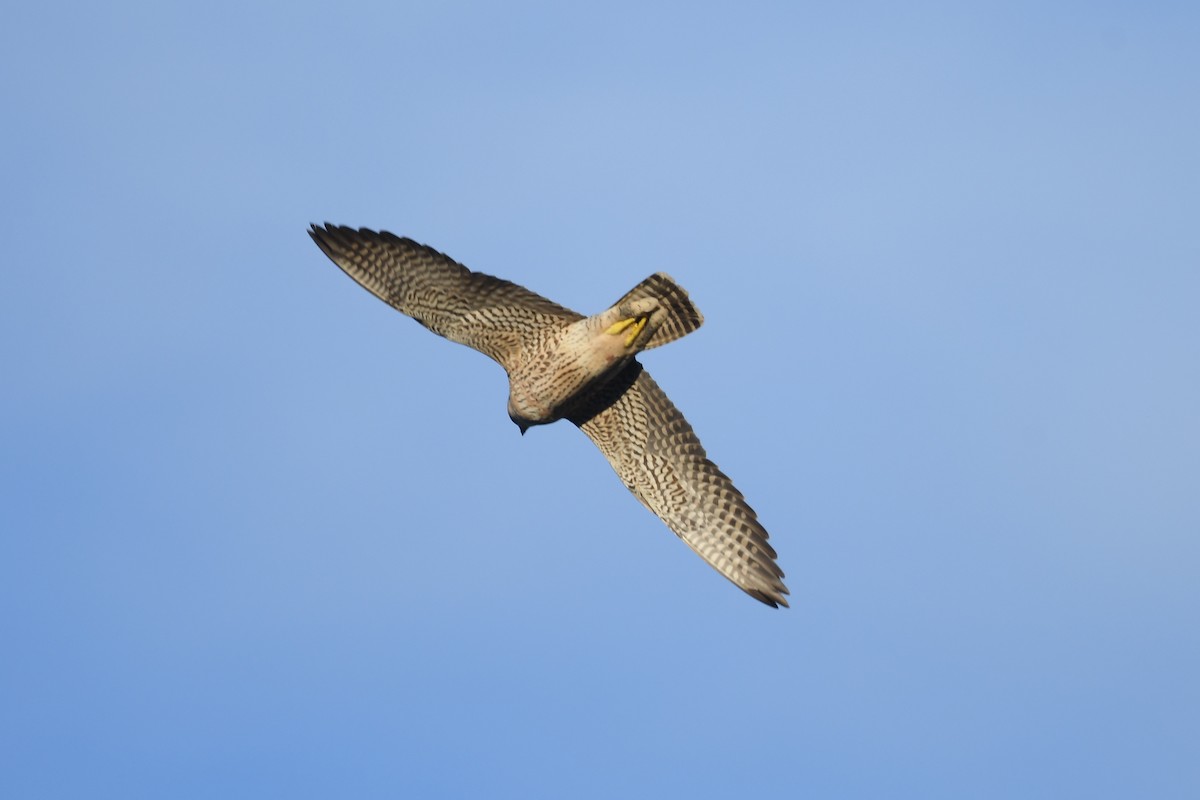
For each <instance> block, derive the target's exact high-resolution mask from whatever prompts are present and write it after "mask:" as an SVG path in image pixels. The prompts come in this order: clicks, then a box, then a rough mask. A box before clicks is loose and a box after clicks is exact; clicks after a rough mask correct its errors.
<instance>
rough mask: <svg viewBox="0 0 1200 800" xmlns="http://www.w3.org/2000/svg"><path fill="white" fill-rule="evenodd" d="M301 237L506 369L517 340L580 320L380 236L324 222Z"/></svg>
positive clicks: (427, 250) (389, 299)
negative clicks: (307, 235)
mask: <svg viewBox="0 0 1200 800" xmlns="http://www.w3.org/2000/svg"><path fill="white" fill-rule="evenodd" d="M308 233H309V235H310V236H312V238H313V241H314V242H316V243H317V246H318V247H320V248H321V250H322V251H324V253H325V255H327V256H329V258H330V260H331V261H333V263H335V264H337V265H338V266H339V267H341V268H342V271H343V272H345V273H346V274H347V275H349V276H350V277H351V278H353V279H354V280H356V281H358V283H359V284H361V285H362V286H363V288H364V289H366V290H367V291H369V292H370V293H371V294H373V295H375V296H376V297H378V298H379V299H380V300H382V301H384V302H385V303H387V304H388V305H390V306H392V307H393V308H395V309H396V310H397V311H399V312H401V313H402V314H407V315H408V316H410V317H412V318H413V319H415V320H416V321H417V322H419V323H421V324H422V325H424V326H425V327H426V328H429V330H431V331H433V332H434V333H437V334H440V335H442V336H445V337H446V338H447V339H450V340H452V341H455V342H459V343H461V344H465V345H467V346H468V347H473V348H475V349H476V350H479V351H480V352H482V353H484V354H485V355H487V356H490V357H491V358H493V359H495V360H496V361H498V362H500V364H501V365H502V366H504V367H505V369H508V366H509V363H510V361H511V359H512V358H513V357H515V355H516V353H517V351H518V349H519V347H520V343H521V340H522V339H523V338H524V337H527V336H528V335H529V334H531V333H533V332H536V331H538V330H541V329H542V328H545V327H559V326H561V325H563V324H565V323H569V322H574V321H575V320H577V319H581V318H582V317H581V315H580V314H577V313H575V312H574V311H571V310H570V309H567V308H563V307H562V306H560V305H559V304H557V303H554V302H551V301H550V300H547V299H546V298H544V297H542V296H541V295H539V294H535V293H534V292H531V291H529V290H528V289H526V288H525V287H523V286H518V285H516V284H515V283H510V282H509V281H506V280H501V279H500V278H493V277H492V276H491V275H484V274H483V273H480V272H472V271H471V270H469V269H467V268H466V267H464V266H463V265H462V264H459V263H458V262H456V261H454V260H453V259H451V258H449V257H448V256H445V255H443V254H441V253H439V252H438V251H437V250H434V249H433V248H432V247H426V246H425V245H422V244H417V243H416V242H414V241H413V240H412V239H403V238H401V237H399V236H395V235H393V234H391V233H388V232H387V231H380V232H379V233H376V232H375V231H372V230H367V229H366V228H360V229H358V230H355V229H354V228H347V227H343V226H340V225H330V224H329V223H326V224H325V226H324V227H321V226H318V225H313V226H312V228H311V229H310V230H309V232H308Z"/></svg>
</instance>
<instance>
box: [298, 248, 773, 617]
mask: <svg viewBox="0 0 1200 800" xmlns="http://www.w3.org/2000/svg"><path fill="white" fill-rule="evenodd" d="M309 233H310V235H311V236H312V238H313V240H314V241H315V242H316V243H317V245H318V246H319V247H320V248H321V250H322V251H324V253H325V254H326V255H327V256H329V258H330V259H331V260H332V261H333V262H334V263H335V264H337V265H338V266H339V267H341V269H342V270H343V271H345V272H346V274H348V275H349V276H350V277H352V278H354V280H356V281H357V282H358V283H360V284H361V285H362V286H363V287H364V288H366V289H367V290H368V291H370V292H371V293H372V294H374V295H376V296H377V297H379V298H380V299H382V300H383V301H384V302H386V303H388V304H389V305H391V306H393V307H394V308H396V309H397V310H399V311H401V312H402V313H404V314H407V315H408V316H411V317H413V318H414V319H416V320H417V321H418V322H420V323H421V324H422V325H424V326H425V327H427V328H429V329H430V330H432V331H433V332H435V333H438V334H440V335H442V336H445V337H446V338H448V339H451V340H452V341H456V342H459V343H461V344H465V345H467V346H469V347H473V348H475V349H476V350H479V351H480V352H482V353H484V354H485V355H487V356H489V357H491V358H492V359H494V360H495V361H497V362H498V363H499V364H500V365H501V366H503V367H504V369H505V371H506V372H507V373H508V377H509V399H508V413H509V416H510V417H511V418H512V420H513V422H515V423H516V424H517V425H518V426H519V427H520V428H521V431H522V433H524V432H525V430H527V429H528V428H529V427H531V426H533V425H540V424H548V423H551V422H554V421H556V420H559V419H569V420H570V421H571V422H573V423H574V424H575V425H577V426H578V427H579V428H580V429H581V430H582V431H583V432H584V433H586V434H587V435H588V437H589V438H591V439H592V441H593V442H595V444H596V445H597V447H599V448H600V451H601V452H602V453H603V454H604V455H605V457H606V458H607V459H608V461H609V463H610V464H611V465H612V467H613V469H614V470H615V471H616V473H617V475H618V476H619V477H620V478H621V480H622V481H623V482H624V483H625V485H626V486H627V487H628V488H629V490H630V491H631V492H633V494H634V496H635V497H637V498H638V500H640V501H641V502H642V504H643V505H645V506H646V507H647V508H648V509H650V511H652V512H654V513H655V514H656V515H658V516H659V517H660V518H661V519H662V520H663V521H664V522H666V524H667V525H668V527H670V528H671V530H673V531H674V532H675V533H676V534H677V535H678V536H679V537H680V538H682V539H683V540H684V541H685V542H687V544H688V545H689V546H691V547H692V549H693V550H695V551H696V552H697V553H699V554H700V556H701V557H703V558H704V559H705V560H706V561H708V563H709V564H711V565H712V566H713V567H714V568H715V569H717V570H718V571H719V572H721V573H722V574H723V575H725V577H727V578H729V579H730V580H731V581H733V582H734V583H735V584H737V585H738V586H739V587H741V588H742V590H743V591H745V592H747V593H748V594H750V595H751V596H753V597H755V598H756V599H758V600H760V601H762V602H764V603H766V604H768V605H771V606H778V605H784V606H786V605H787V602H786V600H785V599H784V595H786V594H787V593H788V592H787V588H786V587H785V586H784V585H783V581H782V578H783V572H782V571H781V570H780V569H779V567H778V565H777V564H776V563H775V551H774V550H773V549H772V547H771V545H770V544H768V542H767V532H766V530H764V529H763V527H762V525H760V524H759V523H758V520H757V517H756V515H755V513H754V511H753V510H752V509H751V508H750V506H749V505H747V504H746V502H745V499H744V498H743V497H742V495H741V493H740V492H738V490H737V489H736V488H735V487H734V486H733V483H732V482H731V481H730V480H729V478H728V477H726V476H725V474H724V473H722V472H721V471H720V470H719V469H718V468H717V466H716V465H715V464H713V463H712V461H710V460H708V457H707V455H706V454H705V452H704V448H703V447H702V446H701V445H700V441H699V440H698V439H697V438H696V435H695V434H694V433H693V432H692V428H691V426H690V425H688V423H687V421H686V420H685V419H684V418H683V415H682V414H680V413H679V411H678V410H677V409H676V408H675V406H674V405H673V404H672V403H671V401H670V400H669V399H668V398H667V396H666V395H665V394H664V393H663V392H662V390H661V389H659V388H658V385H657V384H655V383H654V381H653V380H652V379H651V378H650V376H649V374H648V373H646V372H645V370H643V369H642V365H641V364H640V363H639V362H638V361H637V358H636V356H637V354H638V353H640V352H641V351H643V350H646V349H649V348H652V347H657V346H659V345H662V344H666V343H667V342H670V341H673V340H675V339H678V338H679V337H681V336H684V335H686V334H688V333H690V332H691V331H694V330H696V328H698V327H700V325H701V323H702V322H703V317H702V316H701V314H700V312H699V311H698V310H697V309H696V307H695V306H694V305H693V304H692V302H691V300H690V299H689V298H688V295H687V292H685V291H684V290H683V289H682V288H681V287H679V285H678V284H676V283H675V282H674V281H673V280H672V279H671V278H670V277H669V276H667V275H665V274H663V273H657V274H655V275H652V276H650V277H649V278H647V279H646V280H644V281H642V282H641V283H640V284H638V285H637V286H636V287H634V288H633V289H632V290H630V291H629V292H628V293H627V294H626V295H625V296H624V297H622V298H621V299H620V300H618V301H617V302H616V303H615V304H614V305H613V306H611V307H610V308H608V309H606V310H605V311H602V312H600V313H599V314H596V315H594V316H591V317H584V316H583V315H581V314H578V313H576V312H574V311H571V310H569V309H567V308H564V307H562V306H560V305H558V304H556V303H554V302H552V301H550V300H547V299H546V298H544V297H541V296H540V295H537V294H535V293H533V292H531V291H529V290H528V289H525V288H523V287H521V286H517V285H516V284H513V283H510V282H508V281H505V280H501V279H499V278H494V277H492V276H490V275H483V274H481V273H477V272H472V271H470V270H468V269H467V268H466V267H463V266H462V265H460V264H458V263H456V262H454V261H453V260H451V259H450V258H448V257H446V256H444V255H442V254H441V253H439V252H437V251H436V250H433V249H432V248H429V247H425V246H424V245H420V244H417V243H416V242H414V241H412V240H411V239H403V238H400V237H397V236H394V235H392V234H390V233H387V232H386V231H385V232H380V233H376V232H374V231H370V230H366V229H361V230H354V229H352V228H346V227H340V226H332V225H326V226H325V227H318V226H315V225H314V226H313V227H312V229H311V230H310V232H309Z"/></svg>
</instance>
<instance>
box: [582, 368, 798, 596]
mask: <svg viewBox="0 0 1200 800" xmlns="http://www.w3.org/2000/svg"><path fill="white" fill-rule="evenodd" d="M569 419H570V420H571V421H572V422H574V423H575V424H576V425H578V426H579V428H580V429H581V430H582V431H583V432H584V433H586V434H587V435H588V437H589V438H590V439H591V440H592V441H593V442H595V444H596V446H597V447H599V448H600V451H601V452H602V453H604V455H605V457H606V458H607V459H608V461H609V463H610V464H612V467H613V469H614V470H616V473H617V475H618V476H619V477H620V478H621V480H622V481H623V482H624V483H625V485H626V486H627V487H629V491H631V492H633V494H634V496H635V497H637V499H638V500H640V501H641V502H642V504H643V505H645V506H646V508H648V509H650V510H651V511H653V512H654V513H655V514H657V515H658V516H659V517H660V518H661V519H662V520H663V522H665V523H667V527H669V528H670V529H671V530H672V531H674V532H675V533H676V535H678V536H679V537H680V538H681V539H683V540H684V541H685V542H687V544H688V546H689V547H691V548H692V549H693V550H695V551H696V552H697V553H698V554H699V555H700V557H701V558H703V559H704V560H705V561H707V562H708V563H709V564H711V565H712V566H713V567H714V568H715V569H716V570H717V571H718V572H720V573H721V574H722V575H724V576H725V577H726V578H728V579H729V580H731V581H733V582H734V583H735V584H737V585H738V586H739V587H741V589H742V590H743V591H745V592H746V593H747V594H749V595H750V596H751V597H754V598H755V599H757V600H760V601H762V602H764V603H766V604H767V605H769V606H774V607H778V606H781V605H782V606H786V605H787V601H786V600H785V599H784V595H786V594H787V593H788V590H787V587H786V586H784V585H783V571H782V570H780V569H779V566H778V565H777V564H776V563H775V550H774V549H773V548H772V547H771V545H770V544H769V543H768V542H767V532H766V530H764V529H763V526H762V525H760V524H759V522H758V518H757V515H756V514H755V513H754V509H752V508H750V506H749V505H747V504H746V500H745V498H744V497H742V493H741V492H739V491H738V490H737V488H736V487H734V485H733V482H732V481H730V480H729V478H728V477H727V476H726V475H725V473H723V472H721V470H720V469H718V468H717V465H716V464H714V463H713V462H711V461H709V460H708V456H707V454H706V453H705V452H704V447H703V446H702V445H701V444H700V440H699V439H697V438H696V434H695V433H694V432H693V431H692V426H691V425H689V424H688V421H687V420H686V419H684V418H683V415H682V414H680V413H679V410H678V409H677V408H675V406H674V404H673V403H672V402H671V401H670V399H669V398H668V397H667V395H666V394H665V393H664V392H663V390H662V389H660V388H658V384H656V383H655V382H654V381H653V380H652V379H651V378H650V375H649V374H648V373H647V372H645V371H644V370H643V369H642V366H641V364H639V363H637V362H636V361H634V362H631V363H630V364H629V366H628V367H626V368H625V369H624V370H623V371H622V372H621V373H619V374H618V375H617V376H616V377H615V378H613V379H612V380H611V381H610V382H609V383H608V384H606V385H605V386H604V387H603V388H601V389H599V390H598V391H597V392H595V394H594V395H593V396H592V397H591V398H590V399H589V401H588V402H587V403H586V405H585V406H584V407H581V408H579V409H576V410H574V411H573V412H572V413H571V414H570V416H569Z"/></svg>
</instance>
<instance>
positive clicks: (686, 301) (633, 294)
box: [614, 272, 704, 350]
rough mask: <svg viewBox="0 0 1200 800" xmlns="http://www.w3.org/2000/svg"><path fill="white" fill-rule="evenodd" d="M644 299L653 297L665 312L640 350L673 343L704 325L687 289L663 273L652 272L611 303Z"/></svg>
mask: <svg viewBox="0 0 1200 800" xmlns="http://www.w3.org/2000/svg"><path fill="white" fill-rule="evenodd" d="M644 299H654V300H657V301H658V303H659V305H660V306H661V308H662V310H663V311H664V312H665V314H666V318H665V319H664V320H663V321H662V323H661V324H660V325H659V327H658V330H656V331H655V332H654V335H653V336H651V337H650V339H649V341H647V342H646V343H645V345H643V346H642V347H641V348H639V349H641V350H649V349H650V348H652V347H658V346H659V345H662V344H666V343H667V342H673V341H675V340H676V339H679V338H681V337H683V336H686V335H688V334H689V333H691V332H692V331H694V330H696V329H697V328H699V327H700V326H701V325H702V324H704V315H703V314H701V313H700V310H699V309H698V308H696V306H694V305H692V301H691V298H689V297H688V293H687V291H686V290H684V288H683V287H682V286H680V285H679V284H677V283H676V282H675V281H674V279H673V278H671V276H670V275H668V274H667V273H665V272H656V273H654V274H653V275H651V276H650V277H649V278H646V280H644V281H642V282H641V283H639V284H638V285H637V286H635V287H633V288H632V289H630V290H629V291H628V292H627V293H626V294H625V296H624V297H622V298H621V299H620V300H618V301H617V302H616V303H615V304H614V305H618V306H619V305H621V304H622V303H627V302H630V301H634V300H644Z"/></svg>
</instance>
